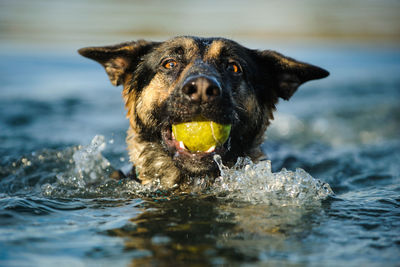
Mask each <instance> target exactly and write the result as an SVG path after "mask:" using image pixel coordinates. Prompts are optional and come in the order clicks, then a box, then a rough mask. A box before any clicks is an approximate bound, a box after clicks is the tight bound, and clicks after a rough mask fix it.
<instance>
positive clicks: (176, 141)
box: [161, 121, 230, 160]
mask: <svg viewBox="0 0 400 267" xmlns="http://www.w3.org/2000/svg"><path fill="white" fill-rule="evenodd" d="M209 123H210V125H214V124H211V123H213V122H211V121H210V122H209ZM177 125H178V126H177ZM177 125H176V124H171V125H168V126H166V127H164V128H163V130H162V132H161V135H162V139H163V142H164V143H165V145H166V147H167V149H168V151H169V152H170V153H171V155H172V156H173V157H174V158H179V159H191V160H201V159H203V158H208V157H212V156H213V155H215V154H219V155H222V154H224V153H225V151H226V150H227V148H228V147H229V142H230V136H229V134H230V125H229V130H228V129H226V128H227V127H225V129H224V130H225V132H224V134H225V135H227V136H225V138H222V140H221V138H220V139H219V142H210V143H207V133H205V134H204V133H201V131H202V130H203V131H206V130H207V129H200V133H199V131H197V134H199V135H196V133H194V135H190V136H184V138H182V135H183V134H185V132H182V131H184V130H181V129H182V128H185V127H189V126H187V125H179V124H177ZM211 130H212V133H211V134H213V135H216V132H217V130H215V129H213V128H212V127H211ZM188 134H193V133H191V132H189V133H188ZM177 135H178V136H177ZM179 135H180V136H179ZM203 135H204V136H203ZM213 137H214V138H215V136H213ZM203 141H204V142H206V143H204V142H203Z"/></svg>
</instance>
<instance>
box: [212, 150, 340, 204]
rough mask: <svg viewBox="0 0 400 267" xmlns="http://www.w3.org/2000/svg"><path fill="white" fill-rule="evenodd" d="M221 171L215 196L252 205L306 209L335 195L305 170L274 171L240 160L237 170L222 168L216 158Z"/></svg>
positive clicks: (267, 163)
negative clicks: (261, 204) (299, 206)
mask: <svg viewBox="0 0 400 267" xmlns="http://www.w3.org/2000/svg"><path fill="white" fill-rule="evenodd" d="M214 160H215V161H216V162H217V164H218V167H219V169H220V171H221V176H220V177H219V178H217V179H216V181H215V183H214V185H213V189H212V192H214V193H217V194H219V195H223V197H224V198H234V199H239V200H243V201H248V202H252V203H264V204H273V205H278V206H285V205H296V206H297V205H306V204H315V203H320V202H321V200H324V199H326V198H327V197H329V196H331V195H333V191H332V189H331V187H330V185H329V184H327V183H324V182H322V181H320V180H318V179H315V178H313V177H312V176H311V175H310V174H308V173H307V172H306V171H304V170H302V169H296V171H294V172H293V171H288V170H286V169H282V170H281V171H280V172H275V173H274V172H272V171H271V162H270V161H269V160H267V161H261V162H259V163H253V162H252V161H251V160H250V159H248V158H239V159H238V161H237V163H236V164H235V166H233V167H232V168H228V167H226V166H224V165H223V163H222V161H221V157H220V156H219V155H215V156H214Z"/></svg>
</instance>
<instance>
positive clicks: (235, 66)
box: [226, 62, 242, 74]
mask: <svg viewBox="0 0 400 267" xmlns="http://www.w3.org/2000/svg"><path fill="white" fill-rule="evenodd" d="M226 69H227V70H228V71H230V72H233V73H235V74H240V73H242V68H241V67H240V65H239V64H238V63H236V62H229V63H228V66H227V67H226Z"/></svg>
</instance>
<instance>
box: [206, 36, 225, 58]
mask: <svg viewBox="0 0 400 267" xmlns="http://www.w3.org/2000/svg"><path fill="white" fill-rule="evenodd" d="M223 47H224V42H223V41H221V40H216V41H213V42H212V43H211V45H210V46H209V47H208V49H207V51H206V53H205V54H204V61H209V60H212V59H217V58H218V57H219V56H220V54H221V51H222V48H223Z"/></svg>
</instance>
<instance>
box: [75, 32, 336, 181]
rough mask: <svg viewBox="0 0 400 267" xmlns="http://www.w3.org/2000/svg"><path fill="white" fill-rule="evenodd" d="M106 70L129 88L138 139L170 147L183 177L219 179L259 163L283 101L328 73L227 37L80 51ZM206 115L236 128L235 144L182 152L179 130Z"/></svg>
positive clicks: (113, 79) (127, 98) (127, 101)
mask: <svg viewBox="0 0 400 267" xmlns="http://www.w3.org/2000/svg"><path fill="white" fill-rule="evenodd" d="M79 53H80V54H81V55H83V56H85V57H88V58H91V59H93V60H96V61H98V62H99V63H101V64H102V65H103V66H104V68H105V70H106V72H107V74H108V76H109V78H110V80H111V82H112V84H114V85H123V86H124V90H123V96H124V99H125V105H126V108H127V111H128V114H127V117H128V118H129V120H130V125H131V128H132V129H133V131H134V132H135V134H136V135H137V137H138V138H139V139H138V140H142V141H144V142H149V143H152V144H155V145H156V146H158V147H162V149H163V152H164V153H166V154H167V155H168V156H169V157H170V158H171V159H173V161H174V164H176V166H178V167H179V168H180V169H182V172H183V173H186V174H189V175H199V174H207V173H213V172H214V173H215V171H216V165H215V163H214V162H213V160H212V155H213V154H215V153H218V154H220V155H221V156H222V158H223V160H224V162H234V161H236V158H237V157H239V156H250V157H252V158H253V159H255V158H256V157H257V156H258V154H259V152H260V151H258V147H259V145H260V143H261V142H262V139H263V134H264V131H265V130H266V127H267V126H268V124H269V120H271V119H273V115H272V112H273V111H274V110H275V104H276V103H277V102H278V99H279V98H282V99H285V100H288V99H289V98H290V97H291V96H292V95H293V93H294V92H295V91H296V90H297V88H298V87H299V86H300V85H301V84H302V83H304V82H306V81H309V80H313V79H320V78H323V77H326V76H328V72H327V71H325V70H323V69H321V68H319V67H316V66H313V65H310V64H306V63H302V62H299V61H296V60H294V59H291V58H288V57H285V56H283V55H281V54H279V53H277V52H274V51H270V50H265V51H258V50H252V49H248V48H246V47H243V46H241V45H239V44H238V43H236V42H234V41H231V40H227V39H223V38H197V37H177V38H173V39H171V40H169V41H166V42H147V41H137V42H128V43H123V44H119V45H115V46H105V47H88V48H83V49H80V50H79ZM199 115H201V116H202V117H204V118H207V119H208V120H210V121H215V122H217V123H221V124H231V125H232V129H231V133H230V137H229V139H228V141H227V142H226V143H225V144H223V145H221V146H220V147H217V148H215V150H213V151H209V152H198V153H193V152H190V151H188V150H187V149H184V148H182V147H181V146H180V145H179V142H177V141H176V140H175V139H174V136H173V134H172V133H171V125H172V124H176V123H179V122H187V121H191V120H193V119H194V118H195V117H198V116H199Z"/></svg>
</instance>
